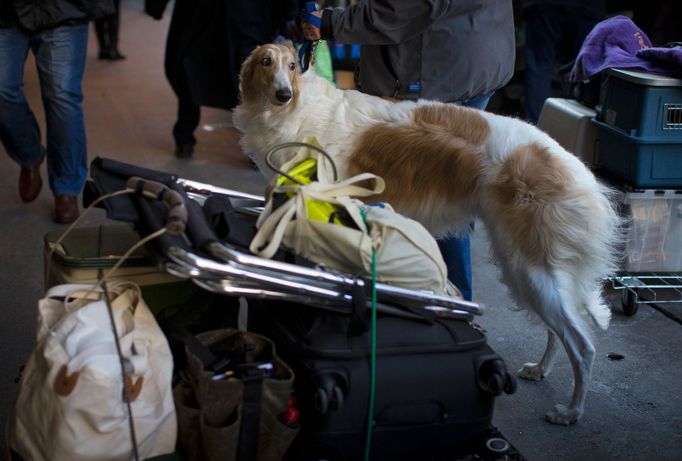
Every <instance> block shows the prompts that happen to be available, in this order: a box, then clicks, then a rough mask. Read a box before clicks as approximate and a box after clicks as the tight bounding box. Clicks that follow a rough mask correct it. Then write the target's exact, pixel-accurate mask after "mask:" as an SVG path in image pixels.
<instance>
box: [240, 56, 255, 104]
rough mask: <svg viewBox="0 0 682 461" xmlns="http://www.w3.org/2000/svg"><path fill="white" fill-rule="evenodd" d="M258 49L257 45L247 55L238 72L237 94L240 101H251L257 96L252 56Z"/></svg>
mask: <svg viewBox="0 0 682 461" xmlns="http://www.w3.org/2000/svg"><path fill="white" fill-rule="evenodd" d="M259 50H260V47H257V48H256V49H254V50H253V51H252V52H251V54H249V55H248V56H247V58H246V59H245V60H244V63H243V64H242V69H241V71H240V72H239V95H240V101H241V102H245V101H253V100H254V99H255V98H256V97H257V92H256V86H255V84H254V81H253V76H254V75H253V74H254V72H255V65H254V62H255V59H254V56H255V55H257V54H258V53H259Z"/></svg>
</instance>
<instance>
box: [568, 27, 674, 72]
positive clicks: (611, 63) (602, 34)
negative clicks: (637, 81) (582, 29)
mask: <svg viewBox="0 0 682 461" xmlns="http://www.w3.org/2000/svg"><path fill="white" fill-rule="evenodd" d="M611 67H614V68H619V69H634V70H641V71H644V72H651V73H653V74H662V75H673V76H674V75H680V74H682V48H659V47H656V48H653V47H652V46H651V42H650V41H649V37H647V36H646V34H645V33H644V32H642V30H641V29H640V28H639V27H637V26H636V25H635V23H634V22H632V20H631V19H630V18H628V17H626V16H614V17H612V18H609V19H606V20H605V21H602V22H600V23H599V24H597V25H596V26H594V29H592V31H591V32H590V33H589V35H588V36H587V37H586V38H585V41H584V42H583V46H582V48H581V49H580V52H579V53H578V57H577V58H576V61H575V65H574V66H573V70H571V77H570V78H571V80H572V81H574V82H579V81H583V80H587V79H589V78H590V77H593V76H594V75H596V74H598V73H599V72H601V71H603V70H605V69H608V68H611Z"/></svg>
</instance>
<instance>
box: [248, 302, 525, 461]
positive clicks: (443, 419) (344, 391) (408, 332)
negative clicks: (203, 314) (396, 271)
mask: <svg viewBox="0 0 682 461" xmlns="http://www.w3.org/2000/svg"><path fill="white" fill-rule="evenodd" d="M356 320H357V319H356ZM249 329H253V330H254V331H260V332H261V333H262V334H265V335H267V336H268V337H269V338H271V339H272V340H273V342H274V343H275V345H276V347H277V351H278V354H279V355H280V356H281V357H282V358H283V360H284V361H285V362H286V363H287V364H289V365H290V366H291V367H292V368H293V369H294V373H295V375H296V382H295V395H296V396H297V406H298V409H299V411H300V421H299V423H300V427H301V430H300V433H299V435H298V436H297V438H296V440H295V441H294V444H293V446H292V448H291V450H290V452H289V454H288V457H287V458H286V459H289V460H296V461H301V460H323V459H324V460H328V461H341V460H343V461H356V460H360V459H363V452H364V449H365V433H366V427H367V426H366V421H367V409H368V401H369V389H370V365H369V344H370V333H369V331H367V330H364V331H363V328H359V327H358V325H354V319H353V318H352V317H351V316H349V315H344V314H339V313H335V312H329V311H325V310H321V309H317V308H310V307H308V306H294V305H291V304H286V305H281V304H279V303H278V304H277V305H274V304H273V303H272V302H263V303H254V302H249ZM376 370H377V371H376V388H375V411H374V423H373V426H374V429H373V434H372V443H371V459H373V460H402V459H405V460H408V459H409V460H411V461H415V460H426V459H433V457H438V456H442V455H454V454H456V453H458V452H461V451H463V450H466V449H468V447H470V446H471V445H472V442H474V441H476V440H477V438H478V437H479V436H482V434H484V433H485V431H486V430H487V429H488V428H489V426H490V425H491V419H492V415H493V403H494V397H495V396H497V395H499V394H501V393H502V392H506V393H513V392H514V391H515V388H516V382H515V379H514V377H513V376H511V375H510V374H509V373H508V372H507V369H506V365H505V363H504V362H503V360H502V359H501V358H500V356H498V355H497V354H496V353H495V352H494V351H493V350H492V349H491V348H490V347H489V346H488V345H487V343H486V337H485V335H484V334H483V332H482V331H481V330H480V329H479V328H477V327H476V326H475V325H473V324H472V323H470V322H467V321H464V320H453V319H447V318H438V317H432V318H401V317H397V316H393V315H381V314H379V316H378V319H377V368H376ZM450 459H452V458H450Z"/></svg>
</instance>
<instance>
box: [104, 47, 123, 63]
mask: <svg viewBox="0 0 682 461" xmlns="http://www.w3.org/2000/svg"><path fill="white" fill-rule="evenodd" d="M125 58H126V56H125V55H124V54H121V52H120V51H118V50H116V49H114V50H111V51H109V58H108V59H109V60H110V61H118V60H120V59H125Z"/></svg>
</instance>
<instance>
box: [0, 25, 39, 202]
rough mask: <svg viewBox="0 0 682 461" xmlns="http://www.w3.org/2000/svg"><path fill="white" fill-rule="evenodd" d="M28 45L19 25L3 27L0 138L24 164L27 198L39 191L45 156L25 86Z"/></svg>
mask: <svg viewBox="0 0 682 461" xmlns="http://www.w3.org/2000/svg"><path fill="white" fill-rule="evenodd" d="M28 49H29V35H28V33H26V32H23V31H21V30H19V29H18V28H4V29H0V63H2V64H1V65H0V142H1V143H2V145H3V146H4V148H5V150H6V151H7V154H8V155H9V156H10V158H12V160H14V161H15V162H17V163H18V164H19V166H20V167H21V168H20V171H19V197H20V198H21V200H23V201H24V202H31V201H33V200H35V199H36V198H37V197H38V195H39V194H40V190H41V189H42V187H43V181H42V179H41V177H40V166H41V164H42V162H43V158H44V156H45V151H44V149H43V147H42V145H41V143H40V129H39V128H38V122H37V121H36V118H35V116H34V115H33V112H32V111H31V109H30V108H29V106H28V103H27V102H26V98H25V97H24V92H23V90H22V87H23V85H24V64H25V62H26V56H27V55H28Z"/></svg>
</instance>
